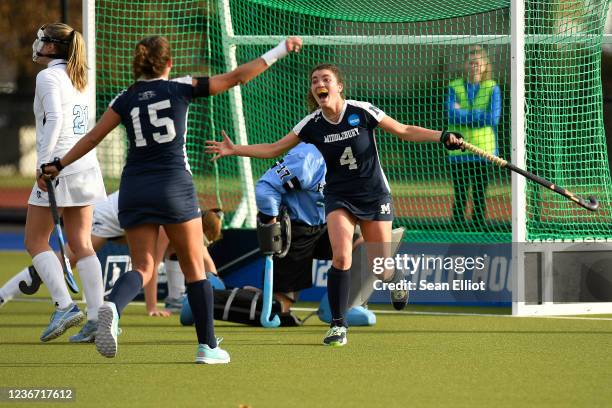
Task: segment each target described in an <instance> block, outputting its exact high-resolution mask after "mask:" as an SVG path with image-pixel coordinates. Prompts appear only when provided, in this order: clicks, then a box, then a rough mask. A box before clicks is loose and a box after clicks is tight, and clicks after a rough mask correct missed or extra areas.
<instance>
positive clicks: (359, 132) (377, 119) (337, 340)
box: [206, 64, 462, 346]
mask: <svg viewBox="0 0 612 408" xmlns="http://www.w3.org/2000/svg"><path fill="white" fill-rule="evenodd" d="M309 79H310V83H311V85H310V91H309V93H308V98H309V101H310V104H311V108H312V109H311V110H312V111H313V112H312V113H311V114H309V115H308V116H306V117H305V118H304V119H303V120H302V121H301V122H300V123H298V124H297V125H296V126H295V127H294V128H293V130H292V131H291V132H289V133H288V134H287V135H286V136H285V137H283V138H282V139H280V140H278V141H276V142H274V143H264V144H256V145H250V146H244V145H234V144H233V143H232V141H231V140H230V138H229V137H227V135H226V134H225V133H223V141H221V142H217V141H207V142H206V143H207V144H208V146H207V152H208V153H213V154H214V157H213V160H217V159H218V158H220V157H224V156H247V157H259V158H272V157H276V156H279V155H280V154H282V153H284V152H286V151H287V150H289V149H290V148H292V147H294V146H295V145H297V144H298V143H299V142H300V141H304V142H307V143H312V144H314V145H315V146H316V147H317V149H319V151H320V152H321V154H322V155H323V158H324V159H325V164H326V166H327V175H326V177H325V181H326V184H325V190H324V195H325V213H326V217H327V228H328V231H329V238H330V241H331V245H332V251H333V260H332V266H331V268H330V270H329V271H328V273H327V277H328V279H327V293H328V296H329V303H330V307H331V310H332V322H331V324H330V326H331V327H330V329H329V331H328V332H327V334H326V335H325V338H324V339H323V344H325V345H330V346H342V345H344V344H346V342H347V337H346V329H347V322H346V311H347V309H348V298H349V288H350V281H349V277H350V275H349V270H350V268H351V263H352V254H351V253H352V250H353V233H354V231H355V225H356V224H357V223H358V224H359V225H360V226H361V233H362V234H363V237H364V240H365V242H366V243H378V244H384V243H390V242H391V241H392V238H391V224H392V220H393V203H392V200H391V191H390V189H389V183H388V182H387V179H386V177H385V175H384V172H383V170H382V167H381V165H380V162H379V159H378V152H377V148H376V142H375V140H374V129H375V128H376V127H378V126H380V128H382V129H383V130H385V131H387V132H389V133H391V134H393V135H395V136H397V137H399V138H400V139H402V140H405V141H411V142H442V143H443V144H444V146H445V147H447V148H449V149H459V148H460V147H461V143H462V142H461V140H460V137H461V136H460V135H458V134H453V133H448V132H441V131H436V130H430V129H425V128H422V127H418V126H410V125H404V124H402V123H399V122H397V121H396V120H395V119H393V118H391V117H389V116H387V115H385V113H384V112H383V111H381V110H380V109H379V108H377V107H375V106H373V105H372V104H370V103H368V102H359V101H352V100H346V99H345V98H344V96H343V91H344V83H343V80H342V76H341V74H340V71H339V69H338V67H336V66H335V65H332V64H324V65H319V66H316V67H315V68H314V69H313V70H312V71H311V73H310V78H309ZM381 246H382V245H381ZM393 275H394V276H383V278H384V279H385V280H397V279H398V278H397V275H400V274H399V273H395V274H393ZM400 279H401V278H400ZM407 298H408V294H407V291H404V294H403V298H401V299H399V298H398V299H395V302H394V303H403V304H405V302H406V300H407ZM402 307H403V306H402Z"/></svg>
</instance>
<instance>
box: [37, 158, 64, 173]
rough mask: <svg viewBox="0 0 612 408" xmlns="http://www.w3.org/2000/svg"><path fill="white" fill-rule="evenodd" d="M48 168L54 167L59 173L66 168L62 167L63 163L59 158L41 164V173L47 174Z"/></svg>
mask: <svg viewBox="0 0 612 408" xmlns="http://www.w3.org/2000/svg"><path fill="white" fill-rule="evenodd" d="M47 166H54V167H55V168H56V169H57V171H62V169H63V168H64V166H62V162H61V161H60V158H59V157H56V158H54V159H53V161H52V162H49V163H43V164H41V165H40V171H41V172H42V174H47V172H46V171H45V167H47Z"/></svg>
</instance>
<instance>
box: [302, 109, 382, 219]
mask: <svg viewBox="0 0 612 408" xmlns="http://www.w3.org/2000/svg"><path fill="white" fill-rule="evenodd" d="M384 116H385V113H384V112H383V111H381V110H380V109H378V108H377V107H375V106H374V105H372V104H370V103H367V102H359V101H353V100H346V101H345V104H344V108H343V111H342V113H341V115H340V119H339V120H338V122H337V123H332V122H330V121H329V120H328V119H327V118H325V116H324V115H323V113H322V111H321V109H318V110H316V111H314V112H313V113H311V114H310V115H308V116H306V117H305V118H304V119H303V120H302V121H301V122H300V123H298V124H297V125H296V126H295V128H294V129H293V131H294V133H295V134H296V135H298V136H299V138H300V139H301V140H302V141H304V142H307V143H311V144H313V145H314V146H316V148H317V149H318V150H319V151H320V152H321V154H322V155H323V158H324V160H325V164H326V166H327V176H326V180H325V181H326V185H325V190H324V195H325V212H326V214H329V213H330V212H331V211H333V210H336V209H338V208H345V209H347V210H348V211H349V212H350V213H352V214H353V215H354V216H356V217H357V218H359V219H363V220H374V221H390V220H392V219H393V203H392V200H391V190H390V188H389V183H388V182H387V178H386V177H385V174H384V172H383V170H382V167H381V166H380V161H379V159H378V150H377V147H376V140H375V138H374V136H375V134H374V129H375V128H376V127H377V126H378V123H379V122H380V121H381V120H382V119H383V118H384Z"/></svg>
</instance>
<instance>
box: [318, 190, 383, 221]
mask: <svg viewBox="0 0 612 408" xmlns="http://www.w3.org/2000/svg"><path fill="white" fill-rule="evenodd" d="M338 208H344V209H346V210H347V211H348V212H350V213H351V214H353V215H354V216H355V217H357V219H359V220H365V221H393V200H392V199H391V194H379V195H374V196H373V197H358V198H357V197H344V196H339V195H334V194H333V193H332V194H329V193H328V194H326V195H325V215H326V216H327V215H328V214H329V213H330V212H332V211H334V210H337V209H338Z"/></svg>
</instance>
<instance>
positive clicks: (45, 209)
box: [25, 23, 106, 341]
mask: <svg viewBox="0 0 612 408" xmlns="http://www.w3.org/2000/svg"><path fill="white" fill-rule="evenodd" d="M32 49H33V53H32V59H33V60H34V62H36V63H38V64H41V65H44V66H46V68H45V69H43V70H42V71H41V72H40V73H39V74H38V75H37V77H36V92H35V97H34V116H35V118H36V150H37V155H38V157H37V164H38V166H39V167H40V165H42V164H43V163H47V162H49V161H52V160H53V158H54V157H58V156H63V155H64V154H65V153H66V152H67V151H68V150H70V149H71V148H72V146H74V145H75V144H76V142H78V141H79V140H80V139H81V137H83V136H84V135H85V134H86V133H87V130H88V122H89V115H90V114H91V115H93V112H89V111H88V107H87V65H86V55H85V42H84V41H83V37H82V36H81V34H80V33H79V32H77V31H75V30H74V29H73V28H72V27H70V26H68V25H66V24H61V23H53V24H47V25H44V26H42V27H41V28H40V29H39V30H38V33H37V37H36V40H35V41H34V43H33V44H32ZM66 170H67V171H64V172H63V173H62V175H61V176H60V177H58V178H56V179H55V180H53V184H54V186H55V191H56V200H57V206H58V208H59V211H60V213H61V214H62V216H63V219H64V229H65V234H66V238H67V240H68V241H69V242H70V247H71V248H72V251H73V252H74V255H75V259H76V260H77V262H76V266H77V269H78V271H79V275H80V276H81V281H82V286H83V291H84V293H85V296H86V297H87V299H88V301H89V302H90V305H89V307H88V319H90V320H97V312H98V308H99V307H100V306H101V305H102V302H103V299H102V296H103V288H102V272H101V267H100V262H99V261H98V258H97V257H96V254H95V252H94V250H93V247H92V244H91V237H90V236H91V220H92V213H93V206H92V205H93V203H94V202H95V201H97V200H100V199H104V198H105V197H106V192H105V190H104V184H103V181H102V174H101V172H100V166H99V164H98V161H97V159H96V155H95V152H93V151H92V152H91V153H89V154H88V155H86V156H84V157H83V158H82V159H81V160H78V161H76V162H75V163H73V164H72V165H70V166H69V167H68V168H67V169H66ZM36 174H37V178H36V184H35V185H34V188H33V189H32V194H31V195H30V198H29V200H28V214H27V218H26V227H25V247H26V249H27V251H28V253H29V254H30V256H31V257H32V264H33V265H34V267H35V268H36V270H37V271H38V273H39V274H40V277H41V279H42V280H43V282H45V284H46V285H47V288H48V289H49V292H50V293H51V297H52V299H53V302H54V303H55V307H56V310H55V312H54V313H53V315H52V316H51V321H50V322H49V326H48V327H47V328H46V329H45V331H44V332H43V333H42V335H41V337H40V339H41V341H49V340H52V339H54V338H56V337H58V336H60V335H61V334H62V333H64V331H65V330H66V329H67V328H69V327H72V326H75V325H78V324H79V323H80V322H81V321H82V320H83V319H84V318H85V317H84V315H83V313H82V312H81V311H80V310H79V308H78V307H77V305H76V304H75V303H73V301H72V299H71V297H70V294H69V293H68V289H67V287H66V284H65V282H64V277H63V270H62V266H61V264H60V261H59V259H58V258H57V256H56V255H55V253H54V252H53V251H52V250H51V247H50V246H49V239H50V236H51V233H52V232H53V228H54V223H53V218H52V215H51V209H50V208H49V199H48V196H47V187H46V184H45V180H44V179H43V178H41V177H39V176H40V174H41V171H40V170H37V172H36Z"/></svg>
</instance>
